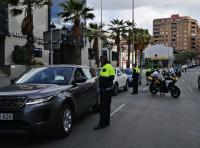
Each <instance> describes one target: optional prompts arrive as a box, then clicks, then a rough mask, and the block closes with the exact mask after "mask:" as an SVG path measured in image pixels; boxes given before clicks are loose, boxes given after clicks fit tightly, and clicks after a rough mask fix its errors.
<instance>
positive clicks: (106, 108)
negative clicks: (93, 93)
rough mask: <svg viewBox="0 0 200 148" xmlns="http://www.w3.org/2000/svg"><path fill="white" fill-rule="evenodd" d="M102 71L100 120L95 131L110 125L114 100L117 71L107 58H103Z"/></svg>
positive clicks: (100, 80) (100, 79) (101, 59)
mask: <svg viewBox="0 0 200 148" xmlns="http://www.w3.org/2000/svg"><path fill="white" fill-rule="evenodd" d="M100 61H101V65H102V68H101V71H100V77H99V89H100V120H99V123H98V125H97V126H95V127H94V130H99V129H103V128H105V127H106V126H109V125H110V105H111V98H112V88H113V80H114V77H115V69H114V68H113V66H112V65H111V64H110V63H109V62H108V59H107V57H106V56H105V55H104V56H101V57H100Z"/></svg>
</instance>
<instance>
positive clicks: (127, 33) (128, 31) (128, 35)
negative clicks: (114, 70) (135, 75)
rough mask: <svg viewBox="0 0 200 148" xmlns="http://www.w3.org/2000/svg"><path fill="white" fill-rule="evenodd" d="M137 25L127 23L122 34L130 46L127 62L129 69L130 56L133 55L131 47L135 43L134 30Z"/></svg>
mask: <svg viewBox="0 0 200 148" xmlns="http://www.w3.org/2000/svg"><path fill="white" fill-rule="evenodd" d="M134 26H135V24H134V23H132V22H130V21H126V24H125V27H124V30H123V32H122V37H123V39H124V40H125V41H126V42H127V45H128V61H127V68H130V54H131V45H132V42H133V28H134Z"/></svg>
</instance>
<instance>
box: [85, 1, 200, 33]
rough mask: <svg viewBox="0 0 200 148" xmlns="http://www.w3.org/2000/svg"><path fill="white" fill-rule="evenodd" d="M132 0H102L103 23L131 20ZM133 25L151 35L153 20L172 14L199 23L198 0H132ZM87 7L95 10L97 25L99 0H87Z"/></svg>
mask: <svg viewBox="0 0 200 148" xmlns="http://www.w3.org/2000/svg"><path fill="white" fill-rule="evenodd" d="M132 1H133V0H102V2H103V22H104V23H106V24H107V23H109V21H110V20H112V19H114V18H119V19H123V20H128V19H129V20H132ZM134 1H135V9H134V10H135V11H134V12H135V23H136V24H137V27H142V28H145V29H149V33H150V34H152V25H153V19H155V18H163V17H164V18H165V17H170V16H171V15H172V14H179V15H180V16H191V17H192V18H194V19H197V20H198V22H199V21H200V12H199V10H200V1H199V0H134ZM87 6H88V7H92V8H94V9H95V11H94V13H95V16H96V17H95V19H94V21H93V22H97V23H99V22H100V20H101V18H100V16H101V15H100V14H101V13H100V12H101V11H100V7H101V0H87Z"/></svg>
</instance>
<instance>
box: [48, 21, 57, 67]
mask: <svg viewBox="0 0 200 148" xmlns="http://www.w3.org/2000/svg"><path fill="white" fill-rule="evenodd" d="M49 27H50V28H51V49H50V57H51V59H50V65H53V41H52V40H53V30H54V29H55V28H56V26H55V25H54V23H52V24H51V25H50V26H49Z"/></svg>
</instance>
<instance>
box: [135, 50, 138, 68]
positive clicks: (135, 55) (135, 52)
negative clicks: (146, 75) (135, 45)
mask: <svg viewBox="0 0 200 148" xmlns="http://www.w3.org/2000/svg"><path fill="white" fill-rule="evenodd" d="M137 57H138V55H137V49H135V65H137V64H138V63H137Z"/></svg>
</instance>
